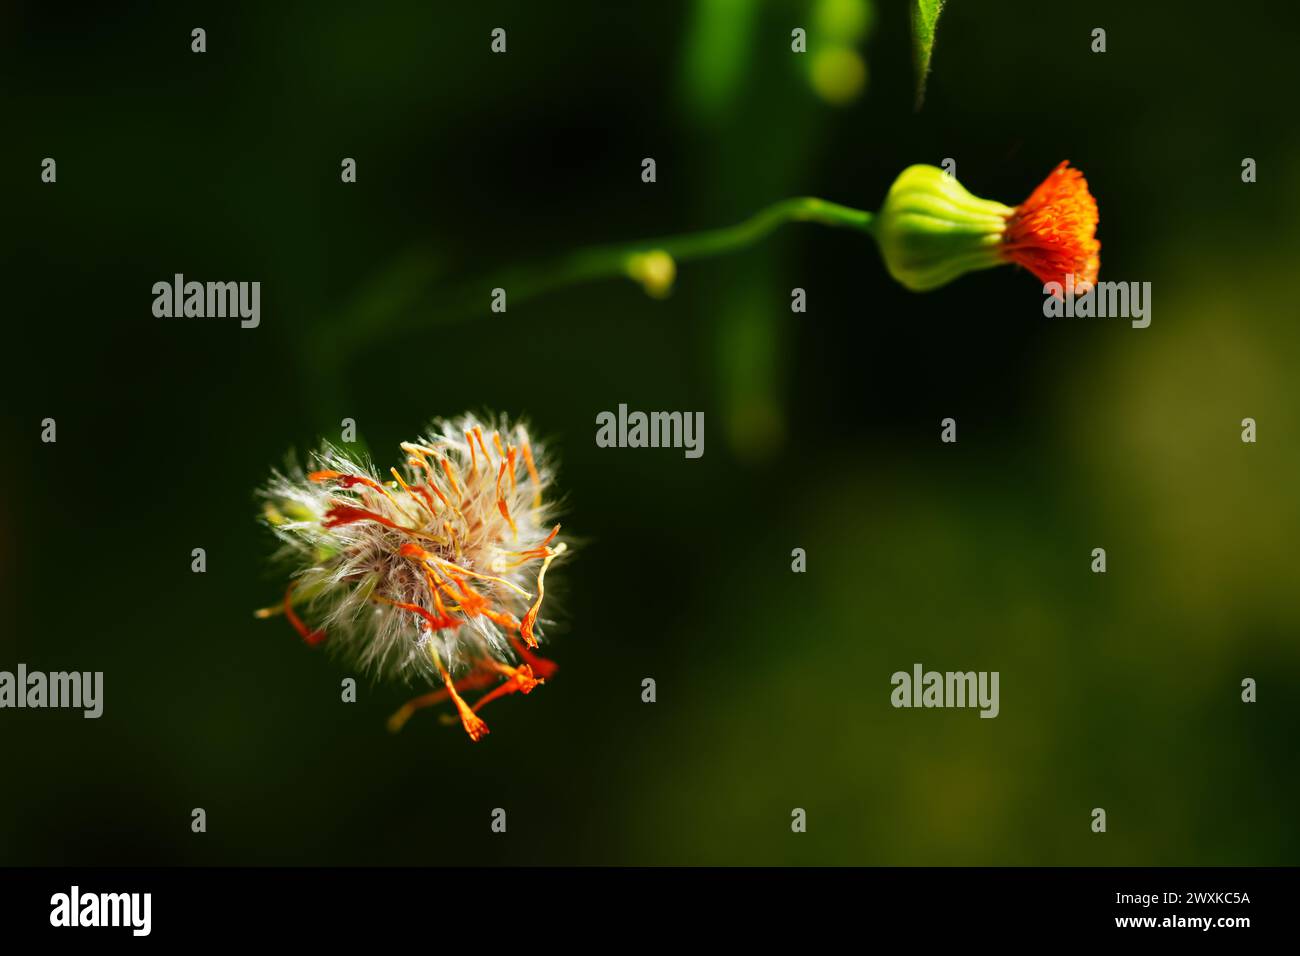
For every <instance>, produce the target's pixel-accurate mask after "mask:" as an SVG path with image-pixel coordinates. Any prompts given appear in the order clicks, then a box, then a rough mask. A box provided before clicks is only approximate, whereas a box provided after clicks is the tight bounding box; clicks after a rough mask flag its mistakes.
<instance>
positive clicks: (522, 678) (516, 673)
mask: <svg viewBox="0 0 1300 956" xmlns="http://www.w3.org/2000/svg"><path fill="white" fill-rule="evenodd" d="M498 666H499V667H500V669H501V672H502V673H503V674H505V675H506V679H505V681H503V682H502V683H501V684H498V685H497V686H496V687H494V688H492V690H490V691H488V692H487V693H486V694H484V695H483V696H482V697H480V698H479V699H478V700H476V701H475V702H474V710H475V712H477V711H479V710H481V709H482V708H483V707H484V706H485V705H487V704H489V703H491V702H492V701H494V700H496V699H497V698H498V697H504V696H505V695H506V694H513V693H515V692H516V691H518V692H519V693H521V694H527V693H529V692H531V691H532V689H533V688H534V687H536V686H537V685H538V684H544V683H545V681H543V680H538V679H537V678H535V677H534V676H533V671H532V669H531V668H530V667H529V666H528V665H527V664H523V665H521V666H519V667H506V666H504V665H498Z"/></svg>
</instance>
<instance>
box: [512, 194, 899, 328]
mask: <svg viewBox="0 0 1300 956" xmlns="http://www.w3.org/2000/svg"><path fill="white" fill-rule="evenodd" d="M874 218H875V217H874V216H873V215H872V214H871V213H869V212H864V211H862V210H860V209H851V208H849V207H848V206H841V205H839V204H838V203H833V202H827V201H826V200H824V199H817V198H815V197H812V196H804V197H800V198H797V199H783V200H781V201H780V202H777V203H774V204H772V205H771V206H768V207H767V208H766V209H762V210H760V211H759V212H757V213H755V214H754V215H752V216H750V217H749V218H748V219H746V220H745V221H744V222H741V223H738V224H736V225H734V226H726V227H724V228H722V229H710V230H706V231H704V232H691V233H683V234H680V235H676V236H667V237H664V238H661V239H644V240H641V241H637V242H629V243H622V244H618V245H608V246H595V247H592V248H589V249H580V250H578V251H577V252H573V253H570V254H569V255H567V256H565V257H562V258H561V259H559V260H558V261H556V262H553V263H551V264H550V265H549V266H546V267H542V268H537V269H529V270H520V271H516V272H515V273H513V274H507V275H506V276H504V277H503V278H502V280H501V281H500V282H497V283H494V285H499V286H501V287H502V288H505V289H507V290H508V292H509V295H510V299H511V301H512V302H513V301H517V300H519V299H525V298H530V297H532V296H534V295H539V294H541V293H543V292H549V291H551V290H552V289H557V288H562V287H564V286H568V285H575V284H577V283H580V282H589V281H592V280H594V279H603V278H610V277H613V276H623V277H629V276H630V275H631V273H630V271H629V270H630V268H631V265H632V262H633V260H634V259H635V258H636V257H637V256H642V255H645V254H647V253H653V252H663V253H667V254H668V255H669V256H671V257H672V258H673V259H674V260H675V261H676V262H685V261H687V260H691V259H705V258H708V257H709V256H717V255H722V254H724V253H728V252H735V251H737V250H739V249H744V248H746V247H747V246H752V245H754V244H755V243H756V242H758V241H760V240H762V239H764V238H766V237H767V236H768V235H770V234H771V233H772V232H773V231H775V230H776V228H777V227H778V226H781V225H783V224H785V223H787V222H815V223H820V224H821V225H824V226H838V227H841V228H847V229H856V230H858V231H860V232H870V231H871V226H872V220H873V219H874Z"/></svg>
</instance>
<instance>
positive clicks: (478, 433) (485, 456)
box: [469, 425, 492, 465]
mask: <svg viewBox="0 0 1300 956" xmlns="http://www.w3.org/2000/svg"><path fill="white" fill-rule="evenodd" d="M474 436H475V437H476V438H477V439H478V446H479V447H480V448H482V449H483V460H484V461H485V462H487V463H488V464H489V465H490V464H492V456H491V455H490V454H488V450H487V445H485V444H483V428H482V426H481V425H475V426H474ZM469 450H470V451H473V450H474V443H473V442H470V444H469Z"/></svg>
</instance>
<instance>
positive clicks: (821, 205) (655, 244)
mask: <svg viewBox="0 0 1300 956" xmlns="http://www.w3.org/2000/svg"><path fill="white" fill-rule="evenodd" d="M874 219H875V216H874V215H873V214H872V213H869V212H864V211H862V210H860V209H851V208H849V207H848V206H841V205H839V204H838V203H833V202H827V201H826V200H824V199H817V198H815V197H811V196H804V197H800V198H796V199H783V200H781V201H780V202H777V203H773V204H772V205H771V206H768V207H767V208H766V209H762V210H760V211H759V212H757V213H755V214H754V215H753V216H751V217H749V218H748V219H746V220H745V221H744V222H741V223H738V224H737V225H734V226H727V227H724V228H722V229H710V230H706V231H704V232H692V233H683V234H680V235H676V236H667V237H664V238H660V239H644V240H640V241H636V242H628V243H619V244H613V245H607V246H592V247H589V248H587V249H579V250H577V251H575V252H571V253H568V254H566V255H563V256H560V257H559V258H557V259H553V260H551V261H543V262H538V263H532V264H529V265H524V266H517V267H515V268H513V269H507V270H505V271H503V272H498V273H494V274H491V275H488V276H486V277H479V278H477V279H474V280H470V281H467V282H464V283H462V284H460V285H459V286H454V287H452V288H450V289H444V290H442V291H441V292H435V293H434V296H433V301H432V302H429V303H426V304H422V305H421V304H417V302H416V301H415V297H414V296H412V295H410V294H408V293H403V294H402V296H400V298H402V299H403V300H404V301H401V302H399V303H398V304H397V306H396V307H393V306H392V304H389V305H390V307H387V308H381V309H380V310H379V311H378V313H377V314H373V315H367V319H366V321H364V322H359V321H348V320H347V319H348V318H349V317H347V316H345V317H343V319H342V320H341V321H337V322H335V323H334V324H333V325H332V326H328V327H325V328H323V329H321V330H320V334H318V335H317V337H316V338H315V340H314V352H313V355H312V357H311V360H310V361H311V363H312V364H319V365H321V366H324V365H326V364H328V363H329V362H330V361H334V362H346V358H345V357H344V356H346V354H347V351H348V350H349V349H350V348H352V347H353V346H355V345H358V344H360V343H362V342H365V341H369V340H372V339H375V338H378V337H380V336H382V335H384V334H391V333H394V332H397V331H399V330H402V329H411V330H413V331H415V330H418V329H420V328H422V327H426V326H427V325H428V324H430V319H431V318H432V320H433V322H434V323H436V324H442V323H451V322H455V321H458V320H461V319H465V318H469V317H470V316H473V315H476V314H483V313H485V312H487V309H488V304H489V299H488V296H489V293H490V291H491V290H492V289H495V288H502V289H505V290H506V294H507V295H508V296H509V304H510V305H515V304H517V303H519V302H523V301H526V300H528V299H531V298H534V297H536V296H539V295H543V294H545V293H547V292H551V291H553V290H555V289H561V288H564V287H566V286H572V285H577V284H580V283H583V282H591V281H594V280H598V279H606V278H614V277H622V278H635V279H637V280H638V281H642V282H643V283H646V286H647V291H651V290H650V285H649V283H648V282H647V280H646V279H645V278H644V277H642V276H638V275H637V274H636V272H635V270H636V266H637V262H638V259H639V258H640V257H644V256H645V255H647V254H650V253H661V254H667V255H668V256H670V257H672V259H673V260H674V262H684V261H687V260H691V259H704V258H707V257H709V256H717V255H722V254H723V253H727V252H735V251H737V250H740V249H744V248H746V247H748V246H752V245H754V244H755V243H757V242H758V241H760V240H761V239H764V238H765V237H767V236H768V235H770V234H771V233H772V232H773V231H774V230H775V229H776V228H777V227H778V226H781V225H783V224H784V223H787V222H815V223H820V224H821V225H825V226H837V227H841V228H846V229H855V230H857V231H859V232H865V233H871V231H872V223H873V220H874Z"/></svg>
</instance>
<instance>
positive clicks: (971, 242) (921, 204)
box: [874, 166, 1015, 292]
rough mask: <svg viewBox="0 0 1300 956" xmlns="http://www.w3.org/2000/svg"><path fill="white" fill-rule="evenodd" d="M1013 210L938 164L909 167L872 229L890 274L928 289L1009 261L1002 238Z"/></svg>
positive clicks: (915, 287) (896, 182)
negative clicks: (981, 195)
mask: <svg viewBox="0 0 1300 956" xmlns="http://www.w3.org/2000/svg"><path fill="white" fill-rule="evenodd" d="M1014 212H1015V210H1014V209H1013V208H1012V207H1010V206H1004V205H1002V203H1000V202H993V201H991V200H988V199H980V198H979V197H978V196H972V195H971V194H970V193H969V192H967V191H966V187H965V186H963V185H962V184H961V183H959V182H957V178H956V177H955V176H950V175H949V174H948V173H946V172H944V171H943V170H942V169H939V168H938V167H936V166H909V167H907V169H905V170H903V171H902V173H900V174H899V176H898V178H897V179H895V180H894V184H893V185H892V186H890V187H889V194H888V195H887V196H885V204H884V205H883V206H882V207H881V209H880V212H879V213H878V214H877V215H876V220H875V228H874V232H875V235H876V242H877V244H878V245H879V246H880V254H881V256H882V257H883V258H884V260H885V268H886V269H888V270H889V274H890V275H891V276H893V277H894V279H896V280H897V281H898V282H900V283H901V284H902V285H904V286H906V287H907V288H909V289H911V290H912V291H913V292H928V291H929V290H931V289H937V288H939V286H942V285H946V284H947V283H949V282H951V281H952V280H953V279H956V278H957V277H958V276H960V275H963V274H965V273H967V272H974V271H975V270H976V269H989V268H992V267H993V266H997V265H1001V264H1003V263H1004V262H1006V261H1007V258H1006V255H1005V251H1004V249H1003V245H1002V240H1003V236H1004V235H1005V233H1006V231H1007V217H1008V216H1010V215H1011V214H1012V213H1014Z"/></svg>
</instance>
